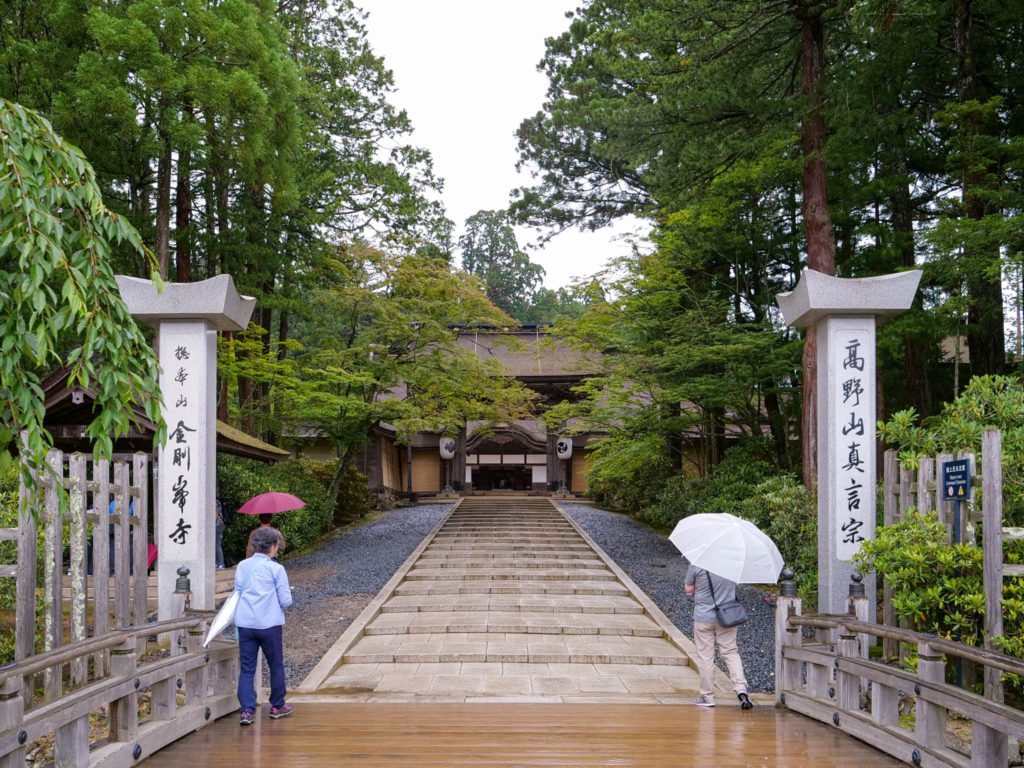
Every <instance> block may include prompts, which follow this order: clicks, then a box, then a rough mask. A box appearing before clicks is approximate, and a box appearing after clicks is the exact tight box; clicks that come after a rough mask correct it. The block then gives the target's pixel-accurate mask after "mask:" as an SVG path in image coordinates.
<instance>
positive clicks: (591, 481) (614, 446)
mask: <svg viewBox="0 0 1024 768" xmlns="http://www.w3.org/2000/svg"><path fill="white" fill-rule="evenodd" d="M663 449H664V445H663V443H662V441H661V438H660V437H658V436H657V435H647V436H642V437H636V438H631V437H625V436H612V437H608V438H606V439H604V440H602V441H601V442H600V443H599V444H598V446H597V448H596V449H595V450H594V452H593V453H592V454H591V456H590V461H591V464H590V470H589V472H588V473H587V492H588V494H589V495H590V496H591V498H593V499H594V500H595V501H596V502H598V503H599V504H602V505H604V506H606V507H608V508H610V509H621V510H624V511H626V512H630V513H633V514H635V513H636V511H637V510H641V509H644V508H646V507H648V506H650V505H651V504H652V503H653V502H654V500H655V498H656V497H657V494H658V493H659V492H660V490H661V488H662V487H663V486H664V484H665V482H666V481H667V480H668V479H669V478H670V477H671V476H672V473H673V472H672V467H671V465H670V463H669V461H668V459H667V458H666V457H665V455H664V452H663Z"/></svg>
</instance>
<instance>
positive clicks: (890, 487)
mask: <svg viewBox="0 0 1024 768" xmlns="http://www.w3.org/2000/svg"><path fill="white" fill-rule="evenodd" d="M883 467H884V469H883V473H884V474H883V486H882V487H883V491H884V493H883V496H882V524H883V525H895V524H896V522H897V519H898V514H899V508H898V500H897V497H896V484H897V476H898V475H899V470H898V469H897V466H896V451H894V450H891V449H890V450H888V451H886V452H885V461H884V463H883ZM882 623H883V624H884V625H885V626H887V627H895V626H896V610H895V609H894V608H893V607H892V586H891V585H890V584H889V582H888V581H887V580H884V581H883V582H882ZM899 652H900V644H899V643H898V642H896V641H895V640H893V639H891V638H888V637H886V638H884V639H883V640H882V655H883V656H884V657H885V658H887V659H895V658H896V657H897V656H898V655H899Z"/></svg>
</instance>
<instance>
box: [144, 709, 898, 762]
mask: <svg viewBox="0 0 1024 768" xmlns="http://www.w3.org/2000/svg"><path fill="white" fill-rule="evenodd" d="M183 765H216V766H223V768H232V766H238V768H281V766H288V768H317V767H319V766H398V767H399V768H400V767H401V766H488V768H512V767H513V766H524V767H525V766H529V767H530V768H533V767H534V766H563V767H564V766H574V767H576V766H647V767H649V766H653V765H659V766H695V767H699V766H705V765H707V766H711V765H714V766H716V768H732V767H736V768H740V767H745V766H762V767H764V768H773V767H774V768H788V767H790V766H792V768H808V767H809V766H830V767H831V768H881V767H882V766H885V767H886V768H889V767H891V766H898V765H903V764H902V763H900V762H898V761H896V760H894V759H893V758H890V757H888V756H886V755H884V754H883V753H881V752H879V751H877V750H875V749H874V748H872V747H870V746H867V745H865V744H863V743H861V742H859V741H856V740H855V739H852V738H850V737H849V736H846V735H845V734H843V733H841V732H839V731H837V730H834V729H831V728H829V727H827V726H825V725H822V724H820V723H817V722H815V721H813V720H810V719H808V718H805V717H801V716H800V715H797V714H793V713H791V712H787V711H782V710H776V709H774V708H771V707H757V708H755V709H754V710H753V711H751V712H743V711H741V710H740V709H739V708H737V707H724V706H722V707H717V708H716V709H713V710H709V709H701V708H698V707H693V706H658V705H649V704H524V703H510V704H502V703H486V704H450V703H429V702H423V703H396V704H388V703H366V704H357V703H329V704H328V703H307V702H301V703H297V704H296V707H295V714H293V715H292V716H291V717H288V718H285V719H281V720H270V719H268V717H267V708H266V707H263V708H262V711H261V712H260V713H259V715H258V717H257V722H256V723H255V724H254V725H252V726H249V727H245V728H243V727H241V726H239V724H238V719H237V717H235V716H229V717H224V718H222V719H221V720H220V721H218V722H216V723H214V724H212V725H210V726H208V727H206V728H203V729H201V730H199V731H197V732H196V733H193V734H192V735H190V736H188V737H186V738H184V739H182V740H180V741H178V742H177V743H175V744H172V745H170V746H168V747H167V748H165V749H163V750H162V751H160V752H159V753H157V754H156V755H154V756H153V757H151V758H149V759H147V760H146V761H145V766H146V768H180V766H183Z"/></svg>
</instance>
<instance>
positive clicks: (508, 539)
mask: <svg viewBox="0 0 1024 768" xmlns="http://www.w3.org/2000/svg"><path fill="white" fill-rule="evenodd" d="M580 541H582V539H581V538H580V537H579V535H578V534H576V533H571V534H568V533H567V534H558V535H557V536H555V535H549V536H530V535H526V534H524V535H521V536H520V535H515V534H494V535H490V534H479V535H477V534H472V535H471V534H447V533H445V532H444V531H441V532H440V533H438V534H437V536H435V537H434V542H436V543H438V544H463V545H464V544H477V543H479V544H563V543H564V544H578V543H579V542H580Z"/></svg>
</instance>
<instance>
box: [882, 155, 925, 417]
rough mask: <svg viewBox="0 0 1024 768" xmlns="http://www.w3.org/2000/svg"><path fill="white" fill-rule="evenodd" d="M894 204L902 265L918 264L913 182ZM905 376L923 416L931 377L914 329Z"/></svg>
mask: <svg viewBox="0 0 1024 768" xmlns="http://www.w3.org/2000/svg"><path fill="white" fill-rule="evenodd" d="M896 167H897V170H898V172H899V173H900V174H901V175H904V176H906V174H907V163H906V159H905V157H901V158H900V159H899V161H898V162H897V166H896ZM889 203H890V205H891V206H892V228H893V236H894V238H895V240H896V247H897V248H899V252H900V266H902V267H905V268H911V267H913V266H915V265H916V263H917V262H916V254H915V252H914V212H913V204H912V202H911V192H910V185H909V183H903V184H900V185H899V187H897V189H896V191H895V192H894V193H893V195H892V198H891V200H890V201H889ZM922 303H923V300H922V298H921V293H920V291H918V293H917V294H916V295H915V296H914V307H915V309H920V308H921V306H922ZM903 380H904V382H905V384H906V386H905V391H906V393H907V401H908V402H909V404H910V406H911V407H912V408H913V409H914V410H916V411H917V412H918V413H919V414H921V416H922V417H924V416H928V415H929V413H930V408H931V406H930V404H929V400H930V398H929V392H928V379H927V377H926V376H925V373H924V355H923V353H922V349H921V344H919V343H918V341H917V339H915V338H914V337H913V336H912V335H911V334H910V333H906V334H904V336H903ZM883 418H884V415H883Z"/></svg>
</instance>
